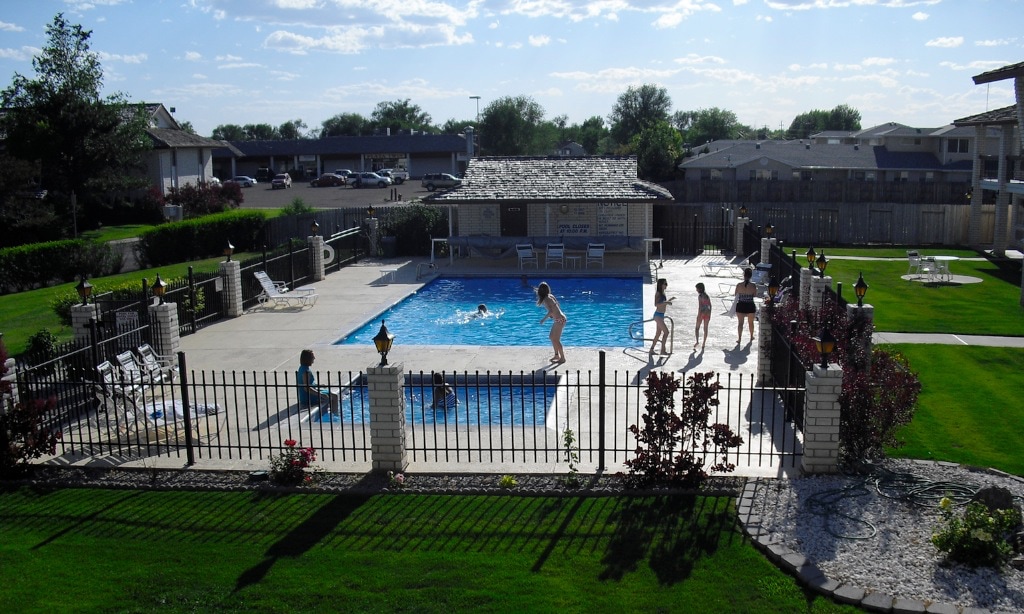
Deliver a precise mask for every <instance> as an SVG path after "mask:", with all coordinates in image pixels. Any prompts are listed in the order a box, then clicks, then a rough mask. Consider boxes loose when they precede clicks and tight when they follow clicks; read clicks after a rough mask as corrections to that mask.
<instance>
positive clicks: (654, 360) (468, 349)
mask: <svg viewBox="0 0 1024 614" xmlns="http://www.w3.org/2000/svg"><path fill="white" fill-rule="evenodd" d="M714 259H716V258H713V257H709V256H702V257H697V258H693V259H687V260H665V261H664V264H663V266H662V267H661V268H659V269H658V270H657V271H656V272H655V274H656V275H657V277H664V278H666V279H667V280H668V282H669V292H668V294H669V296H670V297H671V296H675V297H677V300H676V302H675V304H674V305H673V306H672V307H671V308H670V310H669V312H668V315H669V316H670V317H672V318H673V319H674V324H675V347H674V352H673V353H672V354H671V355H669V356H662V355H660V354H654V355H651V354H649V353H648V349H649V348H650V345H649V344H648V345H647V346H646V347H644V348H640V347H634V348H622V347H608V348H579V347H567V348H566V357H567V358H568V361H567V362H566V363H565V364H564V365H559V366H558V370H572V371H576V370H580V371H588V370H591V371H596V370H597V368H598V354H599V351H600V350H601V349H604V350H605V352H606V364H607V367H608V369H609V371H619V372H625V371H628V372H630V373H631V374H636V373H637V372H643V373H646V372H648V371H650V370H672V371H676V372H680V373H681V372H691V371H694V370H699V371H705V370H713V371H716V372H718V373H720V374H722V375H723V376H724V375H725V374H726V373H742V374H744V375H749V374H752V373H754V372H755V370H756V367H757V364H756V363H757V354H756V349H757V348H756V347H755V346H753V345H751V344H747V341H746V339H747V334H746V332H744V341H743V344H741V345H739V346H737V344H736V319H735V318H732V317H729V316H728V315H726V314H725V311H726V308H727V306H728V301H727V300H726V299H723V298H717V297H716V295H718V294H719V293H720V292H719V290H720V288H719V284H725V285H734V284H735V283H736V282H737V281H738V280H737V279H735V278H732V277H727V276H722V277H720V278H715V277H703V276H702V274H703V271H702V270H701V266H700V265H701V264H702V263H704V262H707V261H709V260H714ZM719 259H720V257H719ZM425 262H426V260H422V259H421V260H415V259H413V260H394V259H392V260H385V261H381V260H365V261H363V262H360V263H359V264H357V265H354V266H349V267H346V268H344V269H342V270H341V271H339V272H336V273H333V274H331V275H328V276H327V278H326V279H325V280H323V281H321V282H317V283H316V284H314V285H315V287H316V291H317V294H319V299H318V301H317V303H316V305H315V306H313V307H312V308H306V309H284V308H279V309H272V308H271V309H260V308H255V309H250V310H248V311H247V312H246V313H245V314H244V315H243V316H242V317H239V318H232V319H225V320H221V321H219V322H217V323H215V324H212V325H210V326H208V327H206V328H204V329H202V330H200V331H199V332H198V333H196V334H194V335H188V336H185V337H182V339H181V348H180V349H181V350H182V351H184V352H185V354H186V359H187V367H188V369H189V370H197V371H209V370H216V371H222V370H224V371H232V370H235V371H257V372H261V371H279V372H287V373H292V372H294V370H295V369H296V368H297V367H298V363H299V352H300V351H301V350H303V349H304V348H310V349H312V350H313V351H314V352H315V353H316V356H317V361H316V365H315V367H314V368H315V369H316V370H318V371H321V372H326V371H343V372H344V371H353V372H358V371H361V370H364V369H365V368H366V367H368V366H373V365H376V364H377V363H378V361H379V355H378V354H377V353H376V351H375V350H374V348H373V347H372V346H371V345H366V346H356V345H334V341H336V340H338V339H340V338H341V337H343V336H344V335H345V334H347V333H349V332H350V331H352V330H354V329H356V328H358V327H360V326H362V325H363V324H365V323H366V322H367V321H369V320H370V319H371V318H373V317H374V316H375V315H376V314H378V313H380V312H381V311H383V310H384V309H386V308H387V307H388V306H390V305H392V304H394V303H396V302H398V301H400V300H402V299H403V298H405V297H406V296H407V295H408V294H410V293H411V292H413V291H415V290H417V289H418V288H420V287H421V286H422V285H423V284H425V283H427V282H428V281H430V280H431V279H432V278H433V275H425V276H423V278H422V279H420V280H417V279H416V273H417V265H420V269H421V270H423V269H425V268H426V267H425V266H423V264H424V263H425ZM642 264H643V260H642V259H640V258H638V257H637V256H636V255H632V256H619V255H609V256H608V257H607V258H606V265H605V268H604V269H594V268H591V269H578V270H574V269H568V270H566V271H561V270H559V269H548V270H546V269H543V268H541V269H539V270H538V269H533V268H532V267H531V268H528V269H526V270H525V271H524V273H525V274H526V275H527V277H528V280H529V283H530V284H531V285H536V284H537V283H539V282H540V281H545V280H547V281H548V282H549V283H550V284H551V285H552V289H553V292H554V294H555V295H556V296H558V281H557V280H558V278H559V277H567V276H622V275H643V276H644V277H645V284H644V290H643V300H644V309H643V318H644V319H649V318H650V317H651V314H652V313H653V311H654V308H653V294H654V286H653V283H652V280H651V279H650V276H649V275H645V274H644V273H643V272H642V270H643V269H644V268H645V267H643V266H640V267H638V265H642ZM385 268H386V269H397V270H396V271H395V276H394V279H395V281H394V282H391V281H390V280H383V279H382V275H381V273H380V271H381V269H385ZM638 268H640V269H641V272H638ZM436 270H437V274H439V275H442V276H444V275H488V276H490V275H511V276H514V277H518V276H519V275H520V274H521V273H520V270H519V269H518V267H517V266H516V262H515V260H508V259H506V260H499V261H491V260H487V259H482V258H467V259H457V260H455V261H454V263H452V264H449V263H448V262H447V261H443V262H438V264H437V269H436ZM700 281H703V282H704V284H705V285H706V286H707V290H708V293H709V294H710V295H711V296H712V303H713V305H714V307H715V311H714V312H713V314H712V317H711V325H710V327H709V333H708V341H707V346H706V348H705V350H704V352H703V353H701V352H697V353H694V352H693V326H694V320H695V314H696V305H697V298H696V291H695V290H694V286H695V284H696V283H697V282H700ZM562 309H563V310H564V311H565V313H566V316H567V317H568V320H569V322H568V324H567V326H572V320H573V310H572V305H571V304H570V303H566V302H564V301H563V304H562ZM542 315H543V313H542V310H541V309H540V308H539V307H538V308H537V318H536V319H535V320H530V321H528V322H526V323H525V324H524V325H526V326H533V327H536V330H537V337H538V339H540V340H542V341H543V343H544V345H538V346H532V347H523V346H516V349H515V351H514V352H508V351H503V350H502V348H500V347H493V346H492V347H483V346H468V345H457V346H456V345H452V346H409V345H404V344H403V343H402V331H401V330H391V332H392V333H393V334H395V335H396V338H395V346H394V348H393V349H392V351H391V354H390V355H389V356H388V360H389V362H391V363H392V364H398V363H402V364H403V365H404V367H405V370H406V372H417V371H426V372H429V371H431V370H435V371H442V370H443V371H447V372H452V371H459V372H461V371H469V372H475V371H481V372H483V371H488V370H489V371H492V372H495V371H506V372H507V371H515V372H518V371H528V372H529V371H534V370H540V369H545V370H550V369H552V368H553V367H552V366H551V363H549V362H548V359H549V358H550V357H551V346H550V344H549V343H548V341H547V336H548V331H549V329H550V323H548V324H545V325H540V324H537V321H538V320H540V317H541V316H542ZM755 332H756V330H755ZM653 335H654V325H653V323H647V324H646V325H645V331H644V336H645V337H646V338H648V339H650V338H651V337H653ZM756 338H757V337H756V334H755V340H756Z"/></svg>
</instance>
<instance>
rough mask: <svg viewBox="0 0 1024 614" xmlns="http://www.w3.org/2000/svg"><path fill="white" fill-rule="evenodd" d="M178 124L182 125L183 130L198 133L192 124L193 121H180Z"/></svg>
mask: <svg viewBox="0 0 1024 614" xmlns="http://www.w3.org/2000/svg"><path fill="white" fill-rule="evenodd" d="M178 126H180V127H181V129H182V130H184V131H185V132H187V133H189V134H198V133H197V132H196V128H195V126H193V125H192V122H187V121H186V122H178Z"/></svg>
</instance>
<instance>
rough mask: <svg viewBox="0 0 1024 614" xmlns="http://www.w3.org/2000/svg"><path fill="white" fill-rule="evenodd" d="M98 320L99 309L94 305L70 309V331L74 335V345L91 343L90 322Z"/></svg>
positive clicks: (77, 306) (79, 305)
mask: <svg viewBox="0 0 1024 614" xmlns="http://www.w3.org/2000/svg"><path fill="white" fill-rule="evenodd" d="M99 319H100V308H99V306H98V305H96V303H89V304H88V305H82V304H78V305H73V306H72V307H71V330H73V331H74V334H75V342H76V343H92V337H91V336H90V334H89V328H90V327H91V326H92V324H90V322H92V321H93V320H99Z"/></svg>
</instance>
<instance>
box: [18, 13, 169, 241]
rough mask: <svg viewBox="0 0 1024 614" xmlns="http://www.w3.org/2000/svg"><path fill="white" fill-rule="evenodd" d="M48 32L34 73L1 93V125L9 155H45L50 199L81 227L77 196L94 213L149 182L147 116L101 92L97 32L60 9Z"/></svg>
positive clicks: (119, 97) (41, 158) (37, 157)
mask: <svg viewBox="0 0 1024 614" xmlns="http://www.w3.org/2000/svg"><path fill="white" fill-rule="evenodd" d="M46 34H47V45H46V46H45V47H44V48H43V49H42V50H41V51H40V52H39V54H38V55H36V56H35V57H34V58H33V59H32V67H33V68H34V69H35V72H36V78H35V79H30V78H28V77H25V76H23V75H21V74H18V73H15V75H14V78H13V79H12V82H11V85H10V86H8V87H7V88H6V89H5V90H4V91H3V92H2V94H0V104H2V105H3V107H4V108H5V109H7V113H6V114H5V115H4V116H3V118H0V129H2V130H3V131H4V133H5V134H6V137H7V138H6V146H7V149H8V153H10V154H11V155H12V156H14V157H16V158H19V159H22V160H26V161H36V160H38V161H39V164H40V171H41V173H42V177H43V181H44V182H45V183H46V187H47V189H48V190H49V194H48V196H47V200H50V201H52V202H54V203H55V204H56V205H57V207H58V213H59V214H60V218H61V219H63V220H68V221H71V220H74V224H75V225H74V228H76V229H77V214H79V213H81V211H80V210H78V209H75V210H74V211H72V207H73V205H74V203H75V202H76V201H77V202H78V203H80V204H81V206H82V209H83V210H84V211H85V212H86V213H87V214H94V213H95V211H93V209H94V208H95V207H97V206H98V203H99V201H100V197H101V196H102V195H103V194H104V193H105V192H107V191H108V190H111V189H114V188H131V187H138V186H142V185H145V182H146V180H145V176H144V174H143V173H142V170H143V154H144V152H145V151H147V150H148V149H149V148H150V147H151V141H150V139H149V137H148V135H147V133H146V128H147V126H148V116H147V112H146V109H145V107H144V105H133V104H130V103H129V102H128V101H127V99H126V97H125V96H124V94H121V93H116V94H112V95H110V96H108V97H106V98H101V97H100V89H101V88H102V85H103V69H102V68H101V67H100V62H99V56H98V55H97V54H96V53H94V52H92V51H90V50H89V38H90V36H91V34H92V33H91V32H89V31H87V30H83V29H82V27H81V26H80V25H71V24H70V23H68V22H67V21H66V20H65V19H64V15H63V14H62V13H58V14H57V15H56V16H55V17H54V18H53V22H52V23H51V24H49V25H48V26H47V27H46Z"/></svg>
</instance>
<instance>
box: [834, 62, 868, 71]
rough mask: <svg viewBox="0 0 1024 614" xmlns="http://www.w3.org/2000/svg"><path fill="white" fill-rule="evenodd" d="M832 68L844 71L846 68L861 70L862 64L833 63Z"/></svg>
mask: <svg viewBox="0 0 1024 614" xmlns="http://www.w3.org/2000/svg"><path fill="white" fill-rule="evenodd" d="M832 70H837V71H840V72H842V71H844V70H861V66H860V64H833V65H832Z"/></svg>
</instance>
